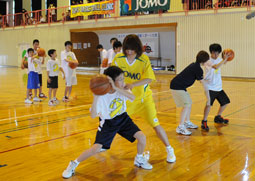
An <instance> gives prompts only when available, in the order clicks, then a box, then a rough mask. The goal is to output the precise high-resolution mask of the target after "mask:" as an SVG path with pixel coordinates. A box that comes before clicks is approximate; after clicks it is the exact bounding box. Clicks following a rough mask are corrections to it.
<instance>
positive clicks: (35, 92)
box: [34, 89, 37, 97]
mask: <svg viewBox="0 0 255 181" xmlns="http://www.w3.org/2000/svg"><path fill="white" fill-rule="evenodd" d="M34 94H35V97H37V89H34Z"/></svg>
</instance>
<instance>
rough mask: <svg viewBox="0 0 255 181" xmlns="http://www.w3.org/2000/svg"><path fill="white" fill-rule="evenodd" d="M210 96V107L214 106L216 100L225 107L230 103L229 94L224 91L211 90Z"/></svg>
mask: <svg viewBox="0 0 255 181" xmlns="http://www.w3.org/2000/svg"><path fill="white" fill-rule="evenodd" d="M209 96H210V102H209V103H210V105H211V106H212V105H213V103H214V101H215V99H217V101H218V102H219V103H220V105H221V106H224V105H226V104H229V103H230V100H229V98H228V96H227V94H226V93H225V92H224V90H221V91H212V90H209Z"/></svg>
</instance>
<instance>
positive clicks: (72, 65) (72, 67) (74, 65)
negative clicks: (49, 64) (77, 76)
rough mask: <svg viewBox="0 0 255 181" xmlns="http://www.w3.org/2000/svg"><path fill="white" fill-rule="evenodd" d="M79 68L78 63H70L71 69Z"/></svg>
mask: <svg viewBox="0 0 255 181" xmlns="http://www.w3.org/2000/svg"><path fill="white" fill-rule="evenodd" d="M77 66H78V64H77V63H72V62H69V67H70V68H71V69H75V68H76V67H77Z"/></svg>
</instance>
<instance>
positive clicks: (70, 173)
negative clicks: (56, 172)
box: [62, 160, 78, 178]
mask: <svg viewBox="0 0 255 181" xmlns="http://www.w3.org/2000/svg"><path fill="white" fill-rule="evenodd" d="M77 166H78V164H77V163H75V162H74V161H72V160H71V161H70V163H69V165H68V167H67V168H66V169H65V170H64V172H63V173H62V177H63V178H70V177H72V176H73V175H74V173H75V169H76V167H77Z"/></svg>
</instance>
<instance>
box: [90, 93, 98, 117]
mask: <svg viewBox="0 0 255 181" xmlns="http://www.w3.org/2000/svg"><path fill="white" fill-rule="evenodd" d="M97 101H98V96H97V95H94V99H93V103H92V107H91V112H90V114H91V117H92V118H95V117H97V116H98V115H97Z"/></svg>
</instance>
